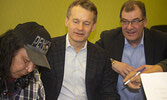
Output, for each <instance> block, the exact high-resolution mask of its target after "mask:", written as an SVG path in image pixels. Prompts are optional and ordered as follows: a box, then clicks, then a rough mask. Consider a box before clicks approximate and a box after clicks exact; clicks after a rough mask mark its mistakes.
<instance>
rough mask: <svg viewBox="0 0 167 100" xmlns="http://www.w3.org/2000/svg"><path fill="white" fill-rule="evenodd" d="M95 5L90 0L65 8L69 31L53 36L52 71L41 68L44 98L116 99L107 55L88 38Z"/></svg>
mask: <svg viewBox="0 0 167 100" xmlns="http://www.w3.org/2000/svg"><path fill="white" fill-rule="evenodd" d="M96 20H97V9H96V7H95V5H94V4H93V3H92V2H91V1H89V0H76V1H74V2H73V3H72V4H71V5H70V6H69V8H68V11H67V17H66V20H65V24H66V26H67V27H68V33H67V35H65V36H60V37H56V38H53V40H52V46H51V49H50V51H49V53H48V60H49V63H50V66H51V71H46V70H41V79H42V81H43V84H44V88H45V93H46V99H47V100H57V99H58V100H119V95H118V94H117V91H116V81H115V80H113V79H112V77H113V76H112V75H113V72H114V71H113V70H112V68H111V62H110V59H109V57H107V56H106V54H105V52H104V50H103V49H102V48H100V47H99V46H96V45H94V44H92V43H90V42H89V41H88V40H87V39H88V37H89V35H90V33H91V32H92V31H93V30H94V29H95V26H96Z"/></svg>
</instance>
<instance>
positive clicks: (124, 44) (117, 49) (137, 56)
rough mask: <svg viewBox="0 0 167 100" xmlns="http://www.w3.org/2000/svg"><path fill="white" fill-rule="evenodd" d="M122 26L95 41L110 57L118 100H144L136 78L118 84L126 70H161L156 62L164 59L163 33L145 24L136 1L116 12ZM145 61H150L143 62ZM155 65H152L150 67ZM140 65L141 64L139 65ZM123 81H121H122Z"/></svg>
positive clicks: (165, 42) (165, 43) (166, 41)
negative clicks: (144, 68)
mask: <svg viewBox="0 0 167 100" xmlns="http://www.w3.org/2000/svg"><path fill="white" fill-rule="evenodd" d="M120 20H121V24H122V28H117V29H113V30H108V31H104V32H102V34H101V38H100V40H99V41H97V42H96V44H97V45H99V46H101V47H103V48H104V49H105V50H106V51H107V52H108V55H109V56H110V57H111V58H112V59H111V61H112V68H113V70H114V71H115V72H116V73H115V79H116V80H118V82H117V90H118V93H119V94H120V97H121V100H144V99H145V96H144V92H143V89H142V88H140V86H141V82H140V81H137V80H136V81H132V82H130V83H129V84H128V86H129V87H131V88H134V89H138V90H132V89H129V87H122V84H123V80H124V78H125V77H126V75H127V74H129V72H132V71H136V69H141V68H143V67H146V70H145V71H144V72H156V71H157V72H158V71H165V69H166V68H165V67H167V66H164V67H161V66H160V65H158V64H157V63H158V62H160V61H161V60H164V59H165V58H167V35H166V34H163V33H161V32H158V31H154V30H148V29H147V28H145V27H146V24H147V19H146V11H145V6H144V4H143V3H142V2H140V1H134V0H129V1H127V2H125V3H124V5H123V6H122V8H121V11H120ZM145 64H150V66H149V65H145ZM153 64H157V65H156V66H151V65H153ZM142 65H143V66H142ZM124 81H125V80H124Z"/></svg>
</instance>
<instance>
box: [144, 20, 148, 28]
mask: <svg viewBox="0 0 167 100" xmlns="http://www.w3.org/2000/svg"><path fill="white" fill-rule="evenodd" d="M146 26H147V18H145V19H144V27H146Z"/></svg>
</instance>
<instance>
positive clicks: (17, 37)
mask: <svg viewBox="0 0 167 100" xmlns="http://www.w3.org/2000/svg"><path fill="white" fill-rule="evenodd" d="M50 45H51V38H50V35H49V33H48V32H47V31H46V29H45V28H44V27H43V26H41V25H39V24H37V23H35V22H27V23H23V24H19V25H17V26H16V28H15V29H13V30H9V31H7V32H6V33H5V34H3V35H2V36H0V100H25V99H26V100H43V99H45V92H44V88H43V84H42V82H41V79H40V77H39V72H38V70H37V68H36V67H35V66H36V65H39V66H42V67H46V68H49V69H50V66H49V64H48V61H47V58H46V56H45V55H46V53H47V51H48V49H49V47H50Z"/></svg>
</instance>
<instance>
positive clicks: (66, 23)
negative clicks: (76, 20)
mask: <svg viewBox="0 0 167 100" xmlns="http://www.w3.org/2000/svg"><path fill="white" fill-rule="evenodd" d="M68 20H69V19H68V18H67V17H66V19H65V25H66V26H68Z"/></svg>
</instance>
